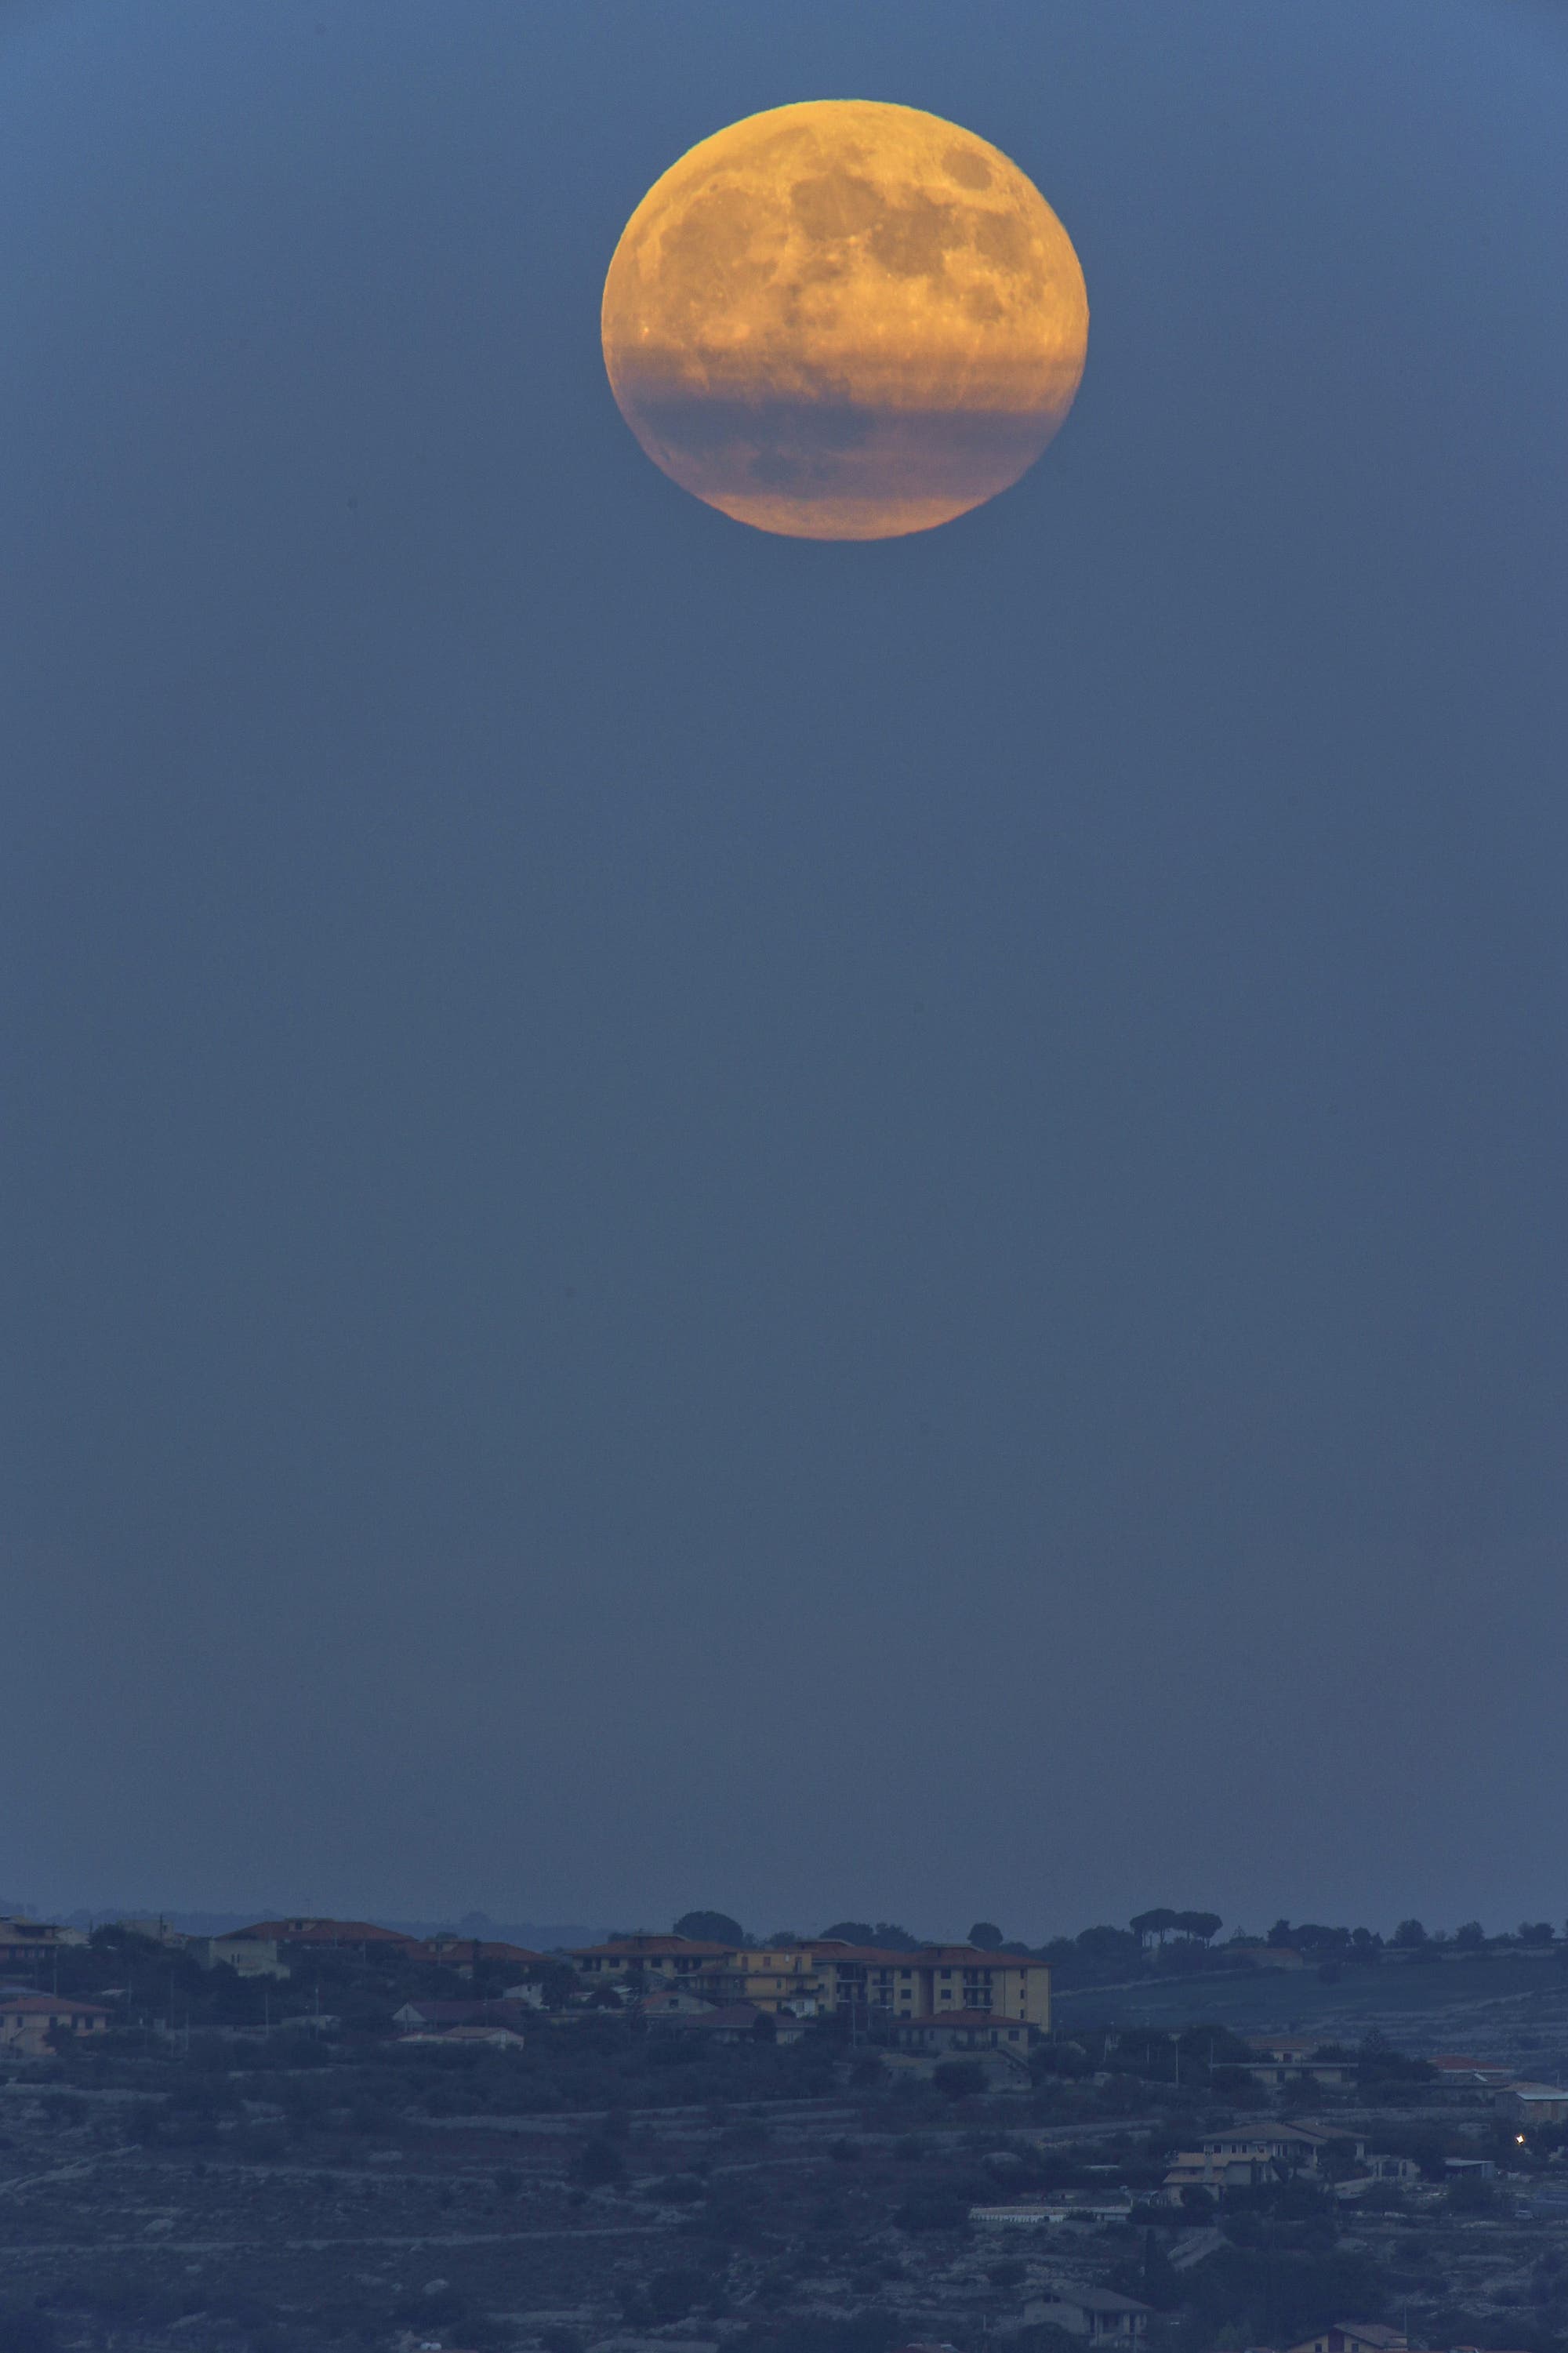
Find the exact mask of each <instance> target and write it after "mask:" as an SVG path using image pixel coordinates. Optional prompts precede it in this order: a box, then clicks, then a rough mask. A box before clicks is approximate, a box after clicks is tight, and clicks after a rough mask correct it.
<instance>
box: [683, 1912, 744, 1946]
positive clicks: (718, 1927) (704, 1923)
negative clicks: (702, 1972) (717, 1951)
mask: <svg viewBox="0 0 1568 2353" xmlns="http://www.w3.org/2000/svg"><path fill="white" fill-rule="evenodd" d="M674 1934H675V1935H676V1936H689V1937H690V1938H691V1940H692V1942H693V1943H694V1944H699V1945H743V1944H744V1943H745V1941H746V1932H745V1930H744V1929H743V1928H742V1926H741V1924H740V1922H739V1921H738V1920H731V1917H730V1915H729V1914H728V1912H683V1913H682V1914H681V1915H680V1917H679V1920H678V1921H677V1922H676V1924H675V1929H674Z"/></svg>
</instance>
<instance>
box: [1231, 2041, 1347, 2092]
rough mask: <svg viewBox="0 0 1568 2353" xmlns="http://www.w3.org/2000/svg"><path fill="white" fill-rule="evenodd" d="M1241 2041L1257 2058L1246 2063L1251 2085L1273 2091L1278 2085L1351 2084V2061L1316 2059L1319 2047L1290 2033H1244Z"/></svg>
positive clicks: (1318, 2044) (1328, 2058)
mask: <svg viewBox="0 0 1568 2353" xmlns="http://www.w3.org/2000/svg"><path fill="white" fill-rule="evenodd" d="M1244 2039H1245V2041H1246V2042H1247V2046H1248V2048H1249V2049H1250V2050H1253V2051H1255V2052H1257V2054H1258V2056H1257V2057H1256V2058H1255V2059H1254V2060H1252V2061H1250V2062H1249V2063H1247V2073H1248V2074H1249V2075H1250V2076H1251V2078H1252V2080H1253V2082H1254V2083H1255V2084H1268V2085H1271V2086H1274V2087H1275V2088H1278V2086H1279V2084H1353V2083H1354V2082H1355V2070H1356V2063H1355V2061H1354V2059H1353V2058H1345V2057H1339V2058H1333V2057H1320V2056H1319V2053H1320V2052H1321V2051H1322V2049H1323V2045H1322V2044H1321V2043H1319V2042H1310V2041H1307V2040H1305V2039H1303V2038H1301V2037H1300V2036H1297V2035H1291V2034H1248V2035H1247V2036H1246V2037H1245V2038H1244Z"/></svg>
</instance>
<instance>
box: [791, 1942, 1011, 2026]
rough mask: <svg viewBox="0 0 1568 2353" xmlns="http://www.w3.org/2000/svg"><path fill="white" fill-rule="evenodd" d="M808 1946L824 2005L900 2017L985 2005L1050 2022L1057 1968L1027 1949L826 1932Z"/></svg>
mask: <svg viewBox="0 0 1568 2353" xmlns="http://www.w3.org/2000/svg"><path fill="white" fill-rule="evenodd" d="M805 1949H806V1950H808V1951H809V1952H810V1953H811V1954H812V1956H813V1957H814V1959H815V1961H816V1968H817V1970H818V1973H819V1975H820V1978H821V1980H822V1995H821V2000H822V2006H823V2008H824V2009H825V2010H888V2011H890V2012H891V2014H892V2015H893V2016H894V2017H895V2018H941V2017H942V2015H943V2013H944V2012H947V2011H951V2010H965V2011H974V2010H984V2011H987V2012H989V2013H991V2014H992V2015H993V2016H995V2017H998V2018H1006V2019H1017V2020H1020V2021H1023V2023H1025V2024H1026V2025H1028V2026H1035V2027H1038V2028H1039V2029H1040V2030H1041V2031H1042V2032H1043V2031H1047V2029H1048V2028H1049V2026H1050V2022H1051V1973H1050V1970H1049V1969H1048V1968H1047V1967H1046V1965H1045V1963H1044V1962H1043V1961H1030V1960H1026V1959H1025V1958H1024V1957H1023V1956H1022V1955H1020V1954H1016V1953H992V1952H984V1951H982V1950H981V1948H980V1947H978V1946H975V1945H922V1946H921V1947H920V1949H919V1951H917V1952H913V1953H887V1952H879V1951H876V1950H874V1949H872V1948H870V1947H862V1946H853V1945H836V1944H833V1943H831V1942H829V1941H828V1940H826V1939H824V1938H820V1937H819V1938H817V1939H816V1940H815V1941H814V1942H813V1943H812V1944H811V1945H809V1946H808V1947H805Z"/></svg>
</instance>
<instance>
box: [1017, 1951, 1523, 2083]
mask: <svg viewBox="0 0 1568 2353" xmlns="http://www.w3.org/2000/svg"><path fill="white" fill-rule="evenodd" d="M1051 2011H1052V2016H1053V2018H1054V2020H1055V2022H1056V2024H1057V2025H1058V2027H1059V2028H1060V2029H1061V2030H1062V2031H1064V2032H1066V2033H1068V2034H1076V2033H1079V2032H1082V2033H1089V2034H1092V2033H1093V2032H1095V2031H1097V2030H1106V2029H1109V2030H1110V2031H1112V2032H1114V2031H1116V2030H1118V2029H1119V2028H1122V2027H1129V2028H1131V2027H1140V2026H1142V2027H1155V2028H1159V2029H1163V2031H1165V2032H1167V2033H1171V2032H1180V2031H1184V2030H1185V2029H1186V2028H1187V2027H1190V2026H1211V2025H1212V2026H1226V2027H1229V2028H1230V2030H1231V2031H1232V2032H1233V2033H1237V2034H1258V2033H1263V2032H1270V2033H1286V2034H1316V2035H1321V2038H1322V2040H1323V2041H1324V2042H1359V2041H1360V2040H1361V2039H1362V2037H1363V2035H1366V2034H1369V2033H1371V2032H1372V2031H1373V2029H1376V2031H1378V2032H1379V2033H1382V2034H1385V2035H1386V2036H1387V2037H1388V2039H1389V2041H1390V2042H1393V2043H1394V2044H1395V2045H1397V2047H1398V2048H1399V2049H1400V2050H1402V2051H1408V2052H1411V2053H1413V2054H1414V2055H1415V2056H1416V2057H1425V2056H1426V2055H1428V2054H1430V2053H1431V2052H1435V2051H1473V2052H1476V2053H1477V2054H1478V2056H1479V2057H1482V2058H1497V2059H1500V2060H1507V2061H1508V2062H1509V2063H1518V2064H1521V2065H1527V2066H1528V2067H1529V2068H1530V2069H1531V2070H1532V2071H1533V2072H1535V2073H1543V2072H1552V2073H1554V2072H1555V2070H1556V2068H1557V2066H1558V2065H1559V2064H1563V2063H1568V1968H1563V1965H1562V1963H1561V1961H1560V1960H1559V1958H1558V1956H1557V1954H1556V1952H1554V1951H1551V1950H1549V1951H1548V1952H1547V1953H1546V1954H1545V1955H1544V1956H1543V1957H1542V1958H1540V1959H1534V1958H1527V1957H1524V1956H1523V1955H1522V1954H1518V1953H1508V1954H1495V1955H1486V1956H1478V1957H1475V1958H1474V1959H1470V1958H1463V1959H1455V1960H1451V1961H1450V1960H1445V1961H1442V1962H1439V1963H1437V1964H1435V1965H1431V1964H1429V1965H1427V1966H1425V1967H1420V1966H1412V1965H1410V1964H1409V1963H1405V1962H1400V1961H1391V1960H1388V1959H1387V1958H1385V1959H1384V1962H1383V1963H1382V1964H1381V1966H1380V1967H1378V1968H1373V1969H1352V1968H1347V1969H1345V1970H1343V1971H1342V1973H1341V1974H1340V1975H1339V1976H1338V1977H1337V1978H1334V1977H1329V1978H1323V1977H1321V1976H1320V1975H1319V1973H1318V1972H1317V1970H1315V1969H1301V1970H1291V1971H1285V1970H1280V1971H1278V1972H1276V1971H1274V1970H1272V1969H1258V1970H1256V1971H1253V1970H1245V1971H1241V1970H1238V1971H1236V1972H1234V1973H1231V1972H1227V1973H1226V1974H1224V1975H1221V1974H1219V1973H1217V1972H1216V1973H1215V1975H1214V1976H1212V1977H1210V1976H1206V1975H1205V1976H1193V1977H1184V1978H1159V1977H1150V1978H1146V1979H1144V1980H1143V1981H1142V1982H1141V1983H1139V1984H1137V1985H1128V1986H1099V1987H1095V1986H1085V1987H1082V1988H1076V1989H1064V1990H1061V1991H1058V1993H1056V1995H1055V1996H1054V1998H1053V2000H1052V2003H1051Z"/></svg>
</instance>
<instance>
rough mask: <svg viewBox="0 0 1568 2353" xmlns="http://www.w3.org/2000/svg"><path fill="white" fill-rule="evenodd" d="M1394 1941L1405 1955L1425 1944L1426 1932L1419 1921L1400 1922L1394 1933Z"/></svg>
mask: <svg viewBox="0 0 1568 2353" xmlns="http://www.w3.org/2000/svg"><path fill="white" fill-rule="evenodd" d="M1394 1943H1395V1944H1396V1945H1398V1946H1399V1947H1402V1949H1403V1950H1404V1951H1405V1952H1407V1953H1413V1952H1414V1951H1415V1947H1416V1946H1417V1945H1424V1944H1425V1943H1426V1929H1425V1928H1424V1927H1423V1926H1421V1923H1420V1921H1419V1920H1402V1921H1401V1922H1400V1924H1399V1926H1398V1927H1397V1928H1395V1930H1394Z"/></svg>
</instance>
